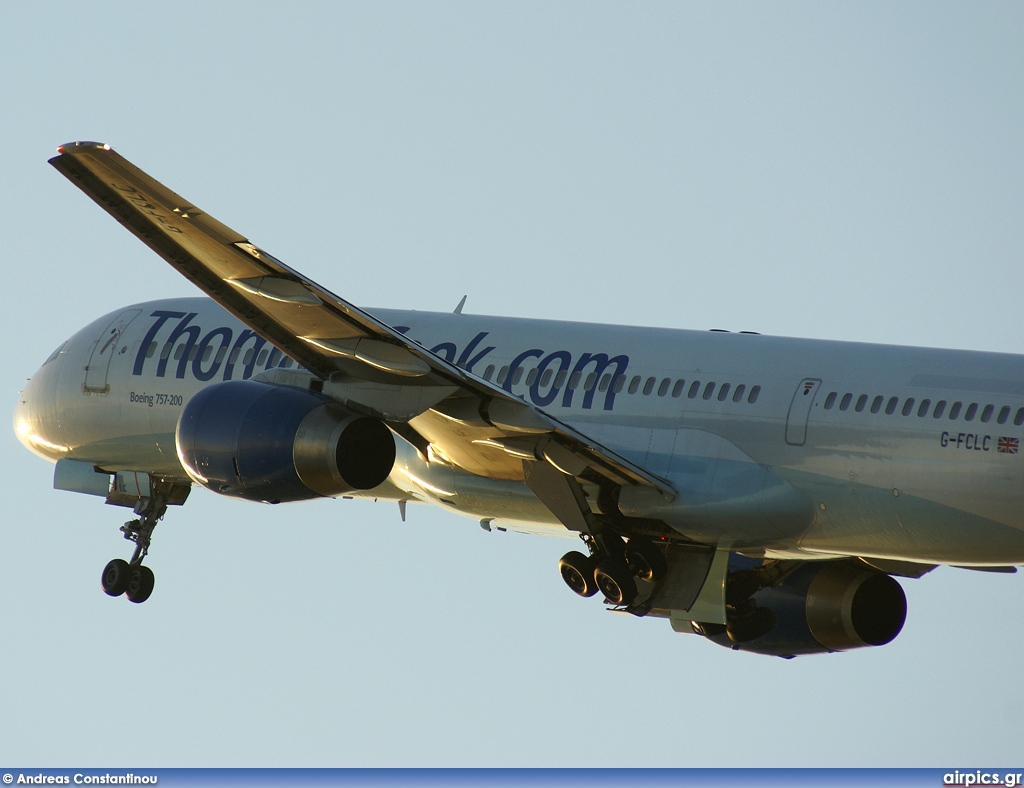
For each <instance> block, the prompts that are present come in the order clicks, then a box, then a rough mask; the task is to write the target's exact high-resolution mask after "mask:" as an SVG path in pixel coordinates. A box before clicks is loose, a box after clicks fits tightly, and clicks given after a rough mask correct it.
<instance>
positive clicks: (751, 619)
mask: <svg viewBox="0 0 1024 788" xmlns="http://www.w3.org/2000/svg"><path fill="white" fill-rule="evenodd" d="M774 626H775V614H774V613H773V612H772V611H771V610H769V609H768V608H766V607H755V608H754V609H753V610H751V611H750V612H749V613H747V615H745V616H743V617H742V618H737V619H736V620H735V621H730V622H729V625H728V626H727V627H726V629H725V633H726V634H727V635H728V636H729V640H731V641H732V642H733V643H749V642H750V641H751V640H757V639H758V638H759V637H761V636H762V635H767V634H768V633H769V632H771V630H772V628H773V627H774Z"/></svg>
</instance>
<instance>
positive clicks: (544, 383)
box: [540, 369, 555, 389]
mask: <svg viewBox="0 0 1024 788" xmlns="http://www.w3.org/2000/svg"><path fill="white" fill-rule="evenodd" d="M554 376H555V372H554V370H552V369H545V370H544V374H543V375H541V376H540V387H541V388H545V389H546V388H547V387H548V386H550V385H551V378H553V377H554Z"/></svg>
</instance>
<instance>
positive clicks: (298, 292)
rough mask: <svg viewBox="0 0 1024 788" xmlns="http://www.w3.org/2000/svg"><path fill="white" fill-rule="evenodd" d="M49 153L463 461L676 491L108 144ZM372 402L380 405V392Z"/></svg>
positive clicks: (202, 273)
mask: <svg viewBox="0 0 1024 788" xmlns="http://www.w3.org/2000/svg"><path fill="white" fill-rule="evenodd" d="M50 164H52V165H53V166H54V167H55V168H56V169H57V170H58V171H59V172H60V173H61V174H63V175H64V176H65V177H67V178H68V179H69V180H70V181H71V182H72V183H74V184H75V185H76V186H78V188H80V189H81V190H82V191H83V192H85V193H86V194H87V195H88V196H89V197H90V198H92V199H93V200H94V201H95V202H96V203H97V204H98V205H99V206H100V207H101V208H103V209H104V210H105V211H107V213H109V214H110V215H111V216H113V217H114V218H115V219H117V221H119V222H120V223H121V224H122V225H123V226H124V227H126V228H127V229H128V230H129V231H130V232H131V233H132V234H134V235H135V236H136V237H138V238H139V239H140V240H141V241H142V242H143V243H145V244H146V245H147V246H149V247H150V248H151V249H152V250H153V251H154V252H156V253H157V254H158V255H160V256H161V257H162V258H163V259H164V260H166V261H167V262H168V263H170V264H171V265H172V266H173V267H174V268H175V269H176V270H177V271H179V272H180V273H181V274H183V275H184V276H185V277H186V278H187V279H189V280H190V281H191V282H193V283H194V284H195V285H196V286H197V287H199V288H200V289H201V290H202V291H203V292H205V293H206V294H207V295H208V296H210V297H211V298H213V299H214V300H215V301H217V302H218V303H219V304H220V305H221V306H223V307H224V308H225V309H227V310H228V311H229V312H231V313H232V314H234V315H235V316H236V317H237V318H238V319H239V320H241V321H242V322H244V323H245V324H246V325H248V326H249V327H250V328H251V329H252V330H254V331H255V332H257V333H258V334H259V335H260V336H262V337H264V338H265V339H266V340H267V341H269V342H271V343H273V344H274V345H276V346H277V347H279V348H281V349H282V350H283V351H285V352H286V353H288V355H290V356H291V357H292V358H294V359H295V360H296V361H298V362H299V363H300V364H302V365H303V366H304V367H306V368H307V369H308V370H310V371H311V372H312V373H313V374H314V375H316V376H317V377H319V378H320V379H322V380H324V381H329V382H330V384H331V385H330V390H334V391H341V392H344V391H353V392H354V391H359V390H360V389H365V390H369V391H372V392H375V393H374V394H373V395H372V396H375V397H382V398H384V399H382V400H381V401H382V402H383V401H384V400H387V401H388V402H400V403H402V405H400V406H395V408H392V409H391V411H390V412H391V414H392V415H391V418H390V421H391V422H392V423H393V426H397V427H399V430H398V431H399V432H402V430H403V429H404V430H406V432H405V433H404V434H407V435H408V431H409V430H410V429H411V430H413V431H414V432H416V434H417V435H419V436H422V435H423V433H424V432H425V433H427V436H428V437H427V442H431V443H437V444H438V445H439V446H440V448H441V449H442V453H443V454H444V455H445V456H446V457H448V458H450V459H453V461H454V462H455V463H456V464H458V465H460V466H462V467H465V468H467V469H468V470H472V471H474V472H477V473H482V474H484V475H487V474H488V473H489V470H493V471H494V473H495V474H496V475H499V476H504V477H505V478H522V477H523V474H524V472H523V470H522V468H523V463H526V464H527V465H529V463H531V462H534V461H544V462H545V463H546V464H549V465H550V466H553V467H554V468H555V469H557V470H558V471H561V472H562V473H564V474H566V475H567V476H570V477H576V478H580V479H586V480H590V481H597V482H600V483H604V484H606V483H609V482H610V483H612V484H613V485H618V486H640V487H648V488H653V489H655V490H657V491H659V492H660V493H662V494H665V495H669V496H672V495H674V492H673V490H672V489H671V486H670V485H669V484H668V483H667V482H666V481H664V480H663V479H661V478H659V477H658V476H656V475H654V474H651V473H650V472H648V471H647V470H645V469H643V468H641V467H640V466H638V465H636V464H635V463H632V462H630V461H629V460H627V459H625V458H624V457H622V456H620V455H618V454H617V453H615V452H613V451H611V450H610V449H608V448H606V447H605V446H603V445H601V444H600V443H598V442H597V441H594V440H593V439H591V438H589V437H588V436H586V435H584V434H583V433H581V432H579V431H577V430H575V429H574V428H572V427H570V426H568V425H566V424H564V423H562V422H560V421H558V420H557V419H555V418H553V417H552V416H551V415H550V414H548V413H546V412H544V411H542V410H541V409H539V408H537V407H535V406H533V405H531V404H529V403H526V402H524V401H523V400H521V399H519V398H518V397H515V396H512V395H511V394H509V393H508V392H506V391H505V390H504V389H502V388H499V387H497V386H496V385H493V384H491V383H489V382H487V381H485V380H483V379H481V378H478V377H476V376H474V375H471V374H469V373H467V372H466V371H465V370H462V369H460V368H459V367H457V366H456V365H454V364H452V363H450V362H449V361H447V360H446V359H444V358H441V357H439V356H437V355H435V354H433V353H431V352H430V351H428V350H426V349H425V348H423V347H421V346H420V345H418V344H416V343H414V342H412V341H410V340H408V339H407V338H406V337H405V336H404V335H403V334H401V333H400V332H398V331H396V330H395V329H394V328H392V327H391V326H388V325H387V324H385V323H383V322H381V321H379V320H377V319H376V318H374V317H373V316H372V315H370V314H369V313H367V312H365V311H363V310H361V309H359V308H358V307H356V306H354V305H352V304H350V303H349V302H347V301H345V300H344V299H342V298H339V297H338V296H336V295H334V294H333V293H331V292H330V291H328V290H327V289H326V288H324V287H322V286H320V285H318V284H317V283H316V282H313V281H312V280H311V279H309V278H307V277H305V276H303V275H302V274H301V273H299V272H298V271H295V270H294V269H292V268H289V267H288V266H287V265H285V264H284V263H283V262H281V261H280V260H278V259H277V258H276V257H274V256H273V255H270V254H269V253H267V252H265V251H264V250H262V249H260V248H259V247H257V246H256V245H254V244H253V243H251V242H250V241H249V240H248V239H247V238H245V237H244V236H242V235H240V234H239V233H237V232H235V231H234V230H232V229H231V228H229V227H227V226H226V225H224V224H221V223H220V222H219V221H217V220H216V219H214V218H213V217H211V216H209V215H207V214H206V213H204V212H203V211H201V210H199V209H198V208H196V206H194V205H192V204H191V203H190V202H188V201H187V200H185V199H184V198H182V197H181V196H180V195H178V194H176V193H175V192H173V191H171V190H170V189H168V188H167V187H166V186H164V185H163V184H161V183H159V182H158V181H156V180H155V179H153V178H152V177H150V176H149V175H147V174H146V173H144V172H143V171H142V170H140V169H139V168H138V167H136V166H135V165H133V164H132V163H131V162H129V161H128V160H126V159H125V158H124V157H122V156H120V155H119V154H117V153H116V152H114V151H113V150H112V149H111V148H110V147H109V146H108V145H104V144H102V143H97V142H75V143H69V144H66V145H62V146H61V147H60V148H58V155H57V156H55V157H54V158H52V159H50ZM325 390H327V389H325ZM363 403H364V405H365V406H366V407H368V408H370V409H373V408H374V407H375V405H374V400H373V399H372V398H371V399H370V400H368V401H367V400H365V399H364V400H363ZM409 403H413V404H412V406H410V404H409ZM381 408H382V410H381V412H384V413H387V412H389V411H388V409H387V408H386V407H385V406H383V405H382V406H381ZM396 413H397V414H399V415H397V416H396V415H395V414H396ZM410 421H412V422H413V426H412V427H411V428H410V427H409V424H408V422H410ZM395 422H401V424H395ZM420 424H422V425H423V426H422V427H420V426H418V425H420ZM495 469H496V470H495ZM502 469H504V470H502Z"/></svg>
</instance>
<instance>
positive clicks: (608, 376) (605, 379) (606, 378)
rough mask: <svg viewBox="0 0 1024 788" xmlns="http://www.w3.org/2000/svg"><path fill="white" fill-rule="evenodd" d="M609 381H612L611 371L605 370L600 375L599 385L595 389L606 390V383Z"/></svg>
mask: <svg viewBox="0 0 1024 788" xmlns="http://www.w3.org/2000/svg"><path fill="white" fill-rule="evenodd" d="M611 382H612V376H611V373H608V372H605V373H604V374H603V375H602V376H601V385H600V386H598V387H597V390H598V391H607V390H608V384H609V383H611Z"/></svg>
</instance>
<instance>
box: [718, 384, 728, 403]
mask: <svg viewBox="0 0 1024 788" xmlns="http://www.w3.org/2000/svg"><path fill="white" fill-rule="evenodd" d="M730 388H731V386H730V385H729V384H728V383H723V384H722V388H720V389H719V390H718V401H719V402H725V401H726V399H728V398H729V389H730Z"/></svg>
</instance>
